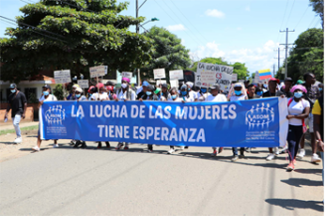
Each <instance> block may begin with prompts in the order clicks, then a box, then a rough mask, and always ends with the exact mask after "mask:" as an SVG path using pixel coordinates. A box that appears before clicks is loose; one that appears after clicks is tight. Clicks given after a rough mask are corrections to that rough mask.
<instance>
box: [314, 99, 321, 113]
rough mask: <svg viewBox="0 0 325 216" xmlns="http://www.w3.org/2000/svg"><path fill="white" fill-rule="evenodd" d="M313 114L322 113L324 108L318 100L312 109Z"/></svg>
mask: <svg viewBox="0 0 325 216" xmlns="http://www.w3.org/2000/svg"><path fill="white" fill-rule="evenodd" d="M312 113H313V115H321V114H322V109H321V108H320V105H319V102H318V100H316V102H315V103H314V107H313V110H312Z"/></svg>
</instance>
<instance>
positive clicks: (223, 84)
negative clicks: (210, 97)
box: [197, 62, 233, 92]
mask: <svg viewBox="0 0 325 216" xmlns="http://www.w3.org/2000/svg"><path fill="white" fill-rule="evenodd" d="M197 73H199V74H200V79H201V87H209V86H211V85H213V84H214V83H218V84H219V85H220V89H221V90H223V91H224V92H228V91H229V89H230V87H231V80H232V74H233V67H230V66H224V65H216V64H209V63H203V62H199V63H198V65H197ZM213 74H214V77H213Z"/></svg>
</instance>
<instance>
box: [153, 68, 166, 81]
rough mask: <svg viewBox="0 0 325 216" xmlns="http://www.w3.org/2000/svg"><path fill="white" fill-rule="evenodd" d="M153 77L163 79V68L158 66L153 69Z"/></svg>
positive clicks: (164, 73)
mask: <svg viewBox="0 0 325 216" xmlns="http://www.w3.org/2000/svg"><path fill="white" fill-rule="evenodd" d="M153 76H154V79H164V78H166V72H165V68H158V69H154V70H153Z"/></svg>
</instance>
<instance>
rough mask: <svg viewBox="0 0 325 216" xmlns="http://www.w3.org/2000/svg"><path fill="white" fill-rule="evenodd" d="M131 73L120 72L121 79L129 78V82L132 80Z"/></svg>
mask: <svg viewBox="0 0 325 216" xmlns="http://www.w3.org/2000/svg"><path fill="white" fill-rule="evenodd" d="M132 74H133V73H132V72H122V78H124V77H125V78H129V79H130V80H131V79H132Z"/></svg>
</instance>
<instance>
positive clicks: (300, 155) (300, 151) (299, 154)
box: [297, 149, 306, 159]
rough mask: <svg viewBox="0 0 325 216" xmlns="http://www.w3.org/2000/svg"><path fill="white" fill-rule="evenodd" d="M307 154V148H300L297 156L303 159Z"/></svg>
mask: <svg viewBox="0 0 325 216" xmlns="http://www.w3.org/2000/svg"><path fill="white" fill-rule="evenodd" d="M305 155H306V151H305V149H299V153H298V154H297V158H299V159H302V158H303V157H304V156H305Z"/></svg>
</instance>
